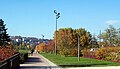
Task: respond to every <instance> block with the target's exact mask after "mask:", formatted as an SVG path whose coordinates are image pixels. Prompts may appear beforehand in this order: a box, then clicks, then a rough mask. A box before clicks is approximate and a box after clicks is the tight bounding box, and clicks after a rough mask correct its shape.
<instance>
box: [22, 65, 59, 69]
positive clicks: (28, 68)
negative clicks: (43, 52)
mask: <svg viewBox="0 0 120 69" xmlns="http://www.w3.org/2000/svg"><path fill="white" fill-rule="evenodd" d="M20 69H60V67H58V66H22V67H20Z"/></svg>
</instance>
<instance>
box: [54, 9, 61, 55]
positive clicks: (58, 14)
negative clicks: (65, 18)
mask: <svg viewBox="0 0 120 69" xmlns="http://www.w3.org/2000/svg"><path fill="white" fill-rule="evenodd" d="M54 13H55V14H56V34H55V35H56V40H55V54H56V55H57V19H58V18H59V17H60V13H57V12H56V10H54Z"/></svg>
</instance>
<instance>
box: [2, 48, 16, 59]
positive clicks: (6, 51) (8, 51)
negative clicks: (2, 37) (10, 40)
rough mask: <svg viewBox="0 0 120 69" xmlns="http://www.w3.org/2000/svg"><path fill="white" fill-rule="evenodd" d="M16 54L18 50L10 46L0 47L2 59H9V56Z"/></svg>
mask: <svg viewBox="0 0 120 69" xmlns="http://www.w3.org/2000/svg"><path fill="white" fill-rule="evenodd" d="M14 54H16V51H15V50H13V49H12V48H8V47H0V61H3V60H5V59H8V58H9V57H11V56H13V55H14Z"/></svg>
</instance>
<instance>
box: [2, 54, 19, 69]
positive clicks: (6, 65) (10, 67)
mask: <svg viewBox="0 0 120 69" xmlns="http://www.w3.org/2000/svg"><path fill="white" fill-rule="evenodd" d="M19 65H20V54H19V53H17V54H15V55H13V56H11V57H10V58H8V59H6V60H4V61H1V62H0V69H17V68H19Z"/></svg>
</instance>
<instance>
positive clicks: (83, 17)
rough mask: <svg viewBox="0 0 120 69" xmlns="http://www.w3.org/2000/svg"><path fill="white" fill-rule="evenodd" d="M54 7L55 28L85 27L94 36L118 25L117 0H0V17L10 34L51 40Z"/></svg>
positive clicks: (119, 5)
mask: <svg viewBox="0 0 120 69" xmlns="http://www.w3.org/2000/svg"><path fill="white" fill-rule="evenodd" d="M54 10H56V11H57V12H58V13H60V18H59V19H58V25H57V27H58V29H59V28H68V27H71V28H73V29H78V28H85V29H86V30H87V31H89V32H91V34H96V35H98V34H99V31H100V30H101V31H102V32H104V30H105V29H106V28H107V27H108V26H109V25H113V26H114V27H115V28H120V0H0V19H3V20H4V22H5V24H6V28H8V34H9V35H11V36H17V35H20V36H24V37H37V38H42V36H41V34H43V35H44V36H45V38H48V39H53V34H54V31H55V29H56V26H55V14H54Z"/></svg>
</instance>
